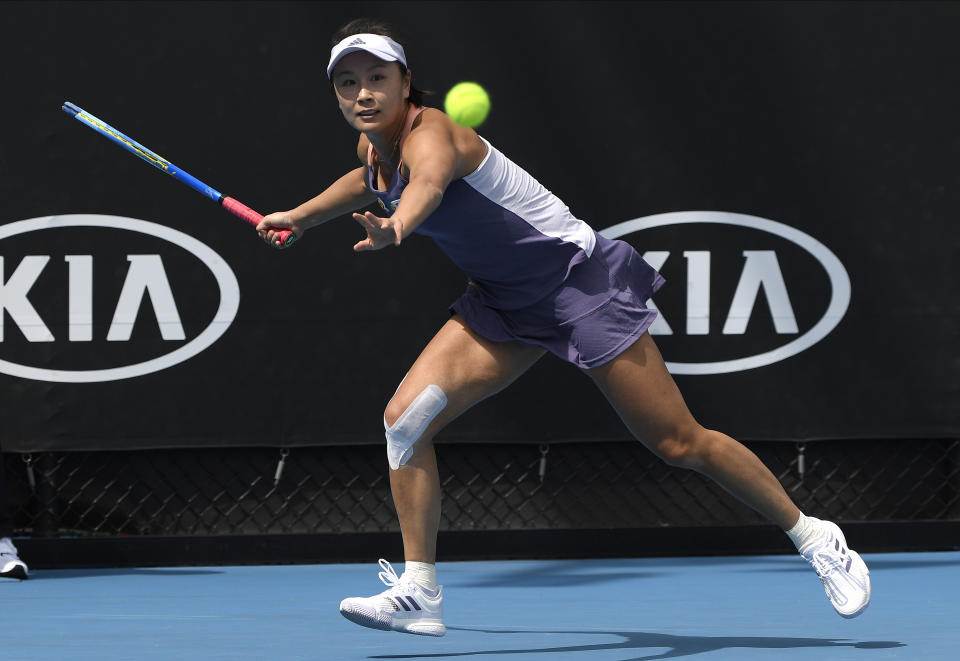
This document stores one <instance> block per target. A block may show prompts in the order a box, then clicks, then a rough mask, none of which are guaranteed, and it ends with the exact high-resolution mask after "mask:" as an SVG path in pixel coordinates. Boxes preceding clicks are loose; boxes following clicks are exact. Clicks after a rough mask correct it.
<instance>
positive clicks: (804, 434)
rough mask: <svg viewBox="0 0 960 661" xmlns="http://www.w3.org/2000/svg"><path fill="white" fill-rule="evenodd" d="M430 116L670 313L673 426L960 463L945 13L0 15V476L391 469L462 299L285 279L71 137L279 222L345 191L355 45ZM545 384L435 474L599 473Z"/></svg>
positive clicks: (500, 398)
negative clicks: (916, 442) (684, 419)
mask: <svg viewBox="0 0 960 661" xmlns="http://www.w3.org/2000/svg"><path fill="white" fill-rule="evenodd" d="M359 11H362V12H364V13H365V14H366V15H374V16H379V17H383V18H386V19H388V20H391V21H393V22H394V23H396V24H397V25H398V26H399V27H400V28H401V29H402V30H403V32H404V34H405V36H406V37H407V55H408V59H409V62H410V67H411V69H412V71H413V72H414V82H415V84H416V85H417V86H418V87H421V88H426V89H429V90H433V91H434V92H435V95H434V96H433V97H431V99H432V105H441V104H442V99H443V94H444V93H445V91H446V90H447V89H449V88H450V87H451V86H452V85H453V84H454V83H456V82H459V81H463V80H472V81H477V82H479V83H481V84H482V85H483V86H484V87H485V88H486V89H487V90H488V91H489V92H490V95H491V98H492V101H493V109H492V112H491V114H490V117H489V119H488V120H487V122H486V123H485V124H484V125H483V126H482V127H481V129H480V133H481V134H482V135H484V137H486V138H487V139H489V140H490V141H491V142H492V143H493V144H494V145H496V146H497V147H498V148H499V149H500V150H501V151H503V152H504V153H505V154H506V155H507V156H509V157H510V158H511V159H513V160H514V161H515V162H517V163H518V164H519V165H521V166H523V167H524V168H526V169H527V170H528V171H530V172H531V173H532V174H533V175H534V176H535V177H536V178H537V179H538V180H540V181H541V182H542V183H543V184H544V185H546V186H547V187H548V188H550V189H551V190H552V191H553V192H555V193H556V194H557V195H558V196H560V197H561V198H562V199H563V200H564V201H565V202H566V203H567V204H568V205H569V206H570V208H571V209H572V211H573V212H574V214H575V215H577V216H578V217H580V218H583V219H584V220H586V221H587V222H589V223H590V224H591V225H592V226H593V227H594V228H595V229H597V230H598V231H600V232H602V233H603V234H604V235H606V236H608V237H611V238H618V239H622V240H624V241H627V242H629V243H630V244H631V245H633V246H634V247H635V248H636V249H637V251H638V252H640V253H641V254H643V255H644V256H645V258H646V259H647V260H648V261H649V262H650V263H651V264H653V265H654V266H655V267H656V268H658V269H659V270H660V271H661V272H662V274H663V275H664V276H665V277H666V279H667V284H666V285H665V287H664V288H663V289H662V290H661V291H660V292H659V293H658V294H657V296H656V297H655V299H654V300H653V301H652V305H654V306H656V308H657V309H658V310H659V311H660V313H661V315H660V318H659V319H658V321H657V323H656V324H655V326H654V327H653V328H652V329H651V333H652V334H653V336H654V337H655V339H656V340H657V343H658V345H659V346H660V348H661V351H662V353H663V355H664V358H665V359H666V360H667V362H668V364H669V367H670V369H671V371H672V372H673V373H674V375H675V378H676V380H677V382H678V384H679V385H680V388H681V390H682V391H683V393H684V395H685V397H686V398H687V401H688V403H689V405H690V408H691V409H692V410H693V411H694V414H695V415H696V416H697V417H698V419H699V420H700V421H701V422H703V423H704V424H705V425H708V426H710V427H714V428H717V429H722V430H724V431H726V432H728V433H730V434H732V435H734V436H737V437H739V438H742V439H745V440H816V439H834V438H881V437H883V438H907V439H909V438H919V437H954V436H956V435H958V434H960V385H958V383H960V349H958V347H960V330H958V329H960V292H958V285H957V283H958V281H960V277H958V274H957V271H958V264H960V230H958V229H957V227H958V225H957V218H958V217H960V200H958V195H957V191H958V190H960V166H958V163H960V141H958V140H957V138H956V130H955V125H956V118H957V117H958V116H960V88H958V87H957V85H956V81H955V79H954V78H955V76H954V75H953V69H952V67H951V66H950V63H952V62H956V61H958V59H960V41H958V40H957V39H956V37H955V29H954V26H955V25H957V23H958V21H960V6H958V5H955V4H950V3H922V2H914V3H837V4H833V3H723V2H710V3H604V2H589V3H523V2H509V3H472V2H471V3H456V2H450V3H417V2H414V3H363V4H362V5H357V4H356V3H335V2H334V3H282V2H272V3H266V2H264V3H191V2H176V3H174V2H170V3H150V2H143V3H82V2H79V3H77V2H71V3H39V2H38V3H5V4H2V5H0V24H2V25H3V27H4V28H5V29H4V38H3V39H2V40H0V49H2V51H3V55H4V58H3V60H4V62H5V66H4V69H3V73H2V76H3V82H4V85H3V89H4V91H5V95H4V102H3V104H2V105H0V119H2V126H3V130H2V131H0V275H2V280H0V306H2V311H0V314H2V320H0V388H2V391H3V398H2V400H0V401H2V405H0V413H2V420H3V433H2V435H0V443H2V446H3V448H4V449H6V450H13V451H34V450H45V449H58V450H69V449H78V450H79V449H101V448H104V449H116V448H147V447H191V446H211V445H216V446H230V445H277V446H281V447H283V446H297V445H312V444H342V443H380V442H382V439H383V429H382V413H383V408H384V406H385V404H386V402H387V401H388V399H389V398H390V396H391V395H392V394H393V392H394V389H395V388H396V385H397V384H398V383H399V381H400V380H401V379H402V378H403V376H404V374H405V372H406V370H407V369H408V368H409V366H410V364H411V363H412V362H413V360H414V359H415V358H416V356H417V355H418V353H419V351H420V350H421V349H422V347H423V346H424V345H425V344H426V342H427V341H428V340H429V338H430V337H431V336H432V334H433V333H434V332H435V331H436V330H437V329H438V328H439V327H440V326H441V325H442V324H443V323H444V321H445V320H446V318H447V316H448V312H447V308H448V305H449V304H450V302H451V301H453V300H454V299H455V298H456V297H457V296H459V295H460V293H462V291H463V290H464V287H465V285H466V278H465V277H464V276H463V274H461V273H459V272H458V271H457V270H456V269H455V268H454V267H453V265H452V264H451V263H450V262H449V261H448V260H447V259H446V257H444V256H443V255H442V254H441V253H440V252H439V250H438V249H437V248H436V247H435V246H434V245H433V244H432V243H431V241H430V240H429V239H425V238H423V237H412V238H411V239H409V240H408V241H406V242H405V243H404V244H403V245H402V246H401V247H400V248H399V249H387V250H383V251H379V252H376V253H364V254H356V253H354V252H353V251H352V246H353V244H354V243H355V242H356V241H357V240H358V239H359V238H360V236H361V230H360V228H359V226H357V225H356V224H355V223H354V221H352V220H351V219H349V218H346V217H345V218H343V219H339V220H336V221H333V222H331V223H329V224H327V225H325V226H324V227H322V228H318V229H314V230H311V231H310V232H308V233H307V234H306V236H305V237H304V239H303V240H302V241H301V242H300V243H299V244H298V245H295V246H294V247H292V248H291V249H289V250H286V251H274V250H271V249H269V248H268V247H266V246H264V245H263V244H262V243H261V242H260V241H259V239H258V238H257V237H256V235H255V233H254V232H253V231H252V229H251V228H250V226H248V225H246V224H245V223H243V222H242V221H240V220H237V219H236V218H234V217H233V216H231V215H229V214H227V213H226V212H224V211H223V210H222V209H218V208H217V206H216V204H214V203H213V202H211V201H210V200H208V199H205V198H204V197H203V196H202V195H199V194H197V193H196V192H195V191H192V190H190V189H189V188H187V187H186V186H183V185H182V184H180V183H178V182H176V181H173V180H172V179H170V178H169V177H166V176H164V175H163V174H162V173H160V172H157V171H156V170H154V169H153V168H151V167H150V166H148V165H147V164H145V163H143V162H141V161H139V160H137V159H136V158H134V157H133V156H131V155H130V154H129V153H125V152H124V151H123V150H122V149H120V148H118V147H117V146H116V145H114V144H111V143H110V142H109V141H108V140H106V139H104V138H103V137H102V136H99V135H96V134H95V133H94V132H93V131H91V130H90V129H89V128H87V127H84V126H82V125H80V124H79V123H78V122H77V121H75V120H74V119H72V118H71V117H69V116H68V115H67V114H65V113H63V112H61V110H60V106H61V105H62V104H63V102H65V101H71V102H73V103H76V104H77V105H78V106H80V107H81V108H83V109H84V110H87V111H88V112H90V113H92V114H93V115H96V116H98V117H100V118H102V119H103V120H104V121H106V122H109V123H110V124H113V125H114V126H116V127H117V128H118V129H120V130H121V131H123V132H125V133H127V134H128V135H129V136H131V137H132V138H134V139H136V140H138V141H140V142H141V143H143V144H144V145H147V146H149V147H150V148H151V149H153V150H155V151H156V152H158V153H159V154H161V155H162V156H164V157H166V158H168V159H170V161H172V162H174V163H176V164H178V165H179V166H181V167H183V168H185V169H186V170H187V171H189V172H190V173H191V174H193V175H194V176H196V177H198V178H200V179H202V180H203V181H205V182H207V183H208V184H209V185H211V186H213V187H215V188H217V189H218V190H220V191H222V192H223V193H225V194H227V195H232V196H234V197H236V198H237V199H239V200H241V201H242V202H244V203H245V204H247V205H249V206H251V207H253V208H255V209H257V210H259V211H260V212H263V213H267V212H270V211H275V210H281V209H288V208H291V207H293V206H295V205H297V204H299V203H300V202H302V201H304V200H305V199H307V198H308V197H311V196H313V195H315V194H317V193H318V192H320V191H321V190H323V189H324V188H325V187H326V186H327V185H329V184H330V183H331V182H332V181H334V180H335V179H336V178H337V177H339V176H340V175H341V174H342V173H344V172H346V171H347V170H349V169H352V168H354V167H356V157H355V145H356V138H357V136H356V134H355V133H354V132H353V131H352V129H350V128H349V127H348V126H347V125H346V124H345V122H344V121H343V119H342V117H341V116H340V114H339V111H338V109H337V107H336V103H335V100H334V98H333V97H332V95H331V92H330V90H329V85H328V83H327V81H326V76H325V71H324V70H325V66H326V61H327V57H328V41H329V37H330V35H331V34H332V33H333V31H334V30H335V29H336V28H337V27H339V25H341V24H342V23H345V22H346V21H347V20H349V19H351V18H355V17H356V15H357V12H359ZM626 437H627V433H626V430H625V429H624V427H623V426H622V424H621V423H620V422H619V420H618V419H617V418H616V416H615V414H614V413H613V411H612V409H610V407H609V406H608V405H607V404H606V402H605V401H604V400H603V398H602V396H601V395H600V394H599V392H597V390H596V388H595V387H594V386H593V385H592V383H591V381H590V380H589V378H587V377H585V376H584V375H583V374H581V373H579V371H578V370H577V369H575V368H573V367H571V366H569V365H565V364H563V363H561V362H559V361H558V360H556V359H554V358H552V357H545V358H544V359H542V360H541V361H540V362H539V363H538V364H537V365H535V366H534V367H533V368H532V369H531V371H530V372H529V373H528V374H527V375H525V376H524V377H523V378H521V379H520V380H519V381H517V382H516V383H515V384H514V385H513V386H511V388H510V389H508V390H507V391H506V392H504V393H501V394H499V395H497V396H496V397H494V398H492V399H490V400H488V401H486V402H483V403H482V404H480V405H478V406H477V407H475V408H474V409H473V410H471V411H469V412H467V413H466V414H465V415H464V416H463V417H462V418H460V419H459V420H457V421H456V422H455V423H453V424H452V425H451V426H450V427H449V428H448V429H447V430H445V431H444V432H443V434H442V436H441V440H443V441H450V442H456V441H479V442H484V441H509V442H536V443H541V442H548V441H549V442H554V441H564V440H580V441H583V440H611V439H623V438H626Z"/></svg>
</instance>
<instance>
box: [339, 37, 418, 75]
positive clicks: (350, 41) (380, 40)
mask: <svg viewBox="0 0 960 661" xmlns="http://www.w3.org/2000/svg"><path fill="white" fill-rule="evenodd" d="M359 50H362V51H366V52H368V53H370V54H371V55H373V56H374V57H379V58H380V59H381V60H386V61H387V62H399V63H400V64H402V65H403V66H404V67H406V66H407V56H406V55H404V53H403V46H401V45H400V44H398V43H397V42H395V41H394V40H393V39H391V38H390V37H384V36H383V35H382V34H366V33H362V34H353V35H350V36H349V37H347V38H346V39H344V40H343V41H341V42H340V43H339V44H337V45H336V46H334V47H333V48H332V49H330V64H328V65H327V78H332V77H333V68H334V67H335V66H337V62H339V61H340V60H342V59H343V56H344V55H349V54H350V53H355V52H357V51H359Z"/></svg>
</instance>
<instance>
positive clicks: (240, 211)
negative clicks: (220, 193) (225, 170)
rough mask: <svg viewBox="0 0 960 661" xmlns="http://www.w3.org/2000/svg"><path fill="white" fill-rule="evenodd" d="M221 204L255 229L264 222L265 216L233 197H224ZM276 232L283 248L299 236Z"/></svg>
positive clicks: (288, 231)
mask: <svg viewBox="0 0 960 661" xmlns="http://www.w3.org/2000/svg"><path fill="white" fill-rule="evenodd" d="M220 204H221V206H223V208H224V209H226V210H227V211H229V212H230V213H232V214H233V215H234V216H236V217H238V218H242V219H243V220H245V221H247V222H248V223H250V224H251V225H253V226H254V227H256V226H257V225H259V224H260V221H261V220H263V216H261V215H260V214H258V213H257V212H256V211H254V210H253V209H251V208H250V207H248V206H247V205H246V204H243V203H242V202H238V201H237V200H235V199H233V198H232V197H224V198H223V200H221V201H220ZM275 231H276V232H277V236H278V237H279V238H280V245H283V246H289V245H290V244H291V243H293V242H294V241H295V240H296V238H297V236H296V235H295V234H294V233H293V232H291V231H290V230H275Z"/></svg>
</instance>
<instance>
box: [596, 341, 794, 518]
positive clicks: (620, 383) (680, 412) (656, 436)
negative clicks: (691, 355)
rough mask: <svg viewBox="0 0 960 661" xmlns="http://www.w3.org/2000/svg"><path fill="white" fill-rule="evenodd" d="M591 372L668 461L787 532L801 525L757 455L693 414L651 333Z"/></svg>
mask: <svg viewBox="0 0 960 661" xmlns="http://www.w3.org/2000/svg"><path fill="white" fill-rule="evenodd" d="M587 374H589V375H590V377H591V378H592V379H593V380H594V381H595V382H596V384H597V385H598V386H599V387H600V389H601V391H603V394H604V395H605V396H606V397H607V399H608V400H609V401H610V403H611V404H612V405H613V408H614V409H616V411H617V413H618V414H619V415H620V418H621V419H622V420H623V422H624V423H625V424H626V425H627V428H628V429H629V430H630V432H631V433H632V434H633V435H634V436H635V437H636V438H637V439H638V440H640V441H641V442H642V443H643V444H644V445H646V446H647V447H648V448H650V450H652V451H653V452H654V453H655V454H656V455H658V456H659V457H660V458H662V459H663V460H664V461H666V462H667V463H668V464H670V465H672V466H680V467H683V468H690V469H692V470H695V471H697V472H699V473H702V474H704V475H706V476H707V477H710V478H712V479H713V480H714V481H715V482H716V483H717V484H719V485H720V486H721V487H723V488H724V489H725V490H726V491H728V492H729V493H731V494H732V495H733V496H735V497H736V498H738V499H739V500H740V501H742V502H743V503H745V504H746V505H749V506H750V507H752V508H753V509H754V510H756V511H757V512H759V513H761V514H763V515H764V516H766V517H767V518H768V519H770V520H771V521H773V522H774V523H775V524H777V525H778V526H780V527H781V528H782V529H784V530H789V529H790V528H792V527H793V526H794V524H796V523H797V520H798V519H799V517H800V510H799V509H797V506H796V505H794V503H793V501H791V500H790V497H789V496H788V495H787V492H786V491H784V489H783V486H782V485H781V484H780V482H779V481H778V480H777V478H776V477H775V476H774V475H773V473H771V472H770V470H769V469H768V468H767V467H766V466H764V465H763V462H761V461H760V459H759V458H758V457H757V455H755V454H754V453H753V452H751V451H750V450H749V449H747V448H746V447H745V446H743V445H741V444H740V443H738V442H737V441H735V440H734V439H732V438H730V437H729V436H727V435H726V434H722V433H720V432H718V431H713V430H710V429H705V428H703V427H702V426H701V425H700V424H699V423H698V422H697V421H696V420H695V419H694V417H693V416H692V415H691V414H690V411H689V410H688V409H687V405H686V403H685V402H684V400H683V396H682V395H681V394H680V390H679V389H678V388H677V385H676V383H675V382H674V380H673V377H672V376H671V375H670V373H669V372H668V371H667V367H666V365H664V362H663V358H662V357H661V356H660V351H659V350H658V349H657V346H656V344H655V343H654V341H653V339H652V338H651V337H650V334H649V333H645V334H644V335H643V336H642V337H641V338H640V339H639V340H637V341H636V342H635V343H634V344H633V345H632V346H631V347H630V348H629V349H627V350H626V351H625V352H623V353H622V354H620V355H619V356H617V358H615V359H614V360H612V361H611V362H609V363H607V364H605V365H601V366H600V367H596V368H594V369H591V370H588V371H587Z"/></svg>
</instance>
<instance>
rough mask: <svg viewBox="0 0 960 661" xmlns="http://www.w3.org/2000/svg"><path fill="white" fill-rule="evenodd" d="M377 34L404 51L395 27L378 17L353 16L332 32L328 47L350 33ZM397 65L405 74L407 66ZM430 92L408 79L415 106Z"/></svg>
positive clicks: (331, 82)
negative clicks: (389, 39)
mask: <svg viewBox="0 0 960 661" xmlns="http://www.w3.org/2000/svg"><path fill="white" fill-rule="evenodd" d="M361 33H362V34H379V35H381V36H384V37H390V38H391V39H393V40H394V41H395V42H397V43H398V44H400V45H401V46H403V49H404V51H406V49H407V48H406V46H405V45H404V43H403V39H402V37H401V36H400V35H399V33H398V32H397V29H396V28H395V27H393V26H392V25H390V24H389V23H387V22H386V21H382V20H380V19H375V18H355V19H353V20H352V21H350V22H349V23H347V24H345V25H343V26H341V27H340V28H339V29H338V30H337V31H336V32H334V33H333V38H332V39H331V40H330V48H333V47H334V46H336V45H337V44H339V43H340V42H341V41H343V40H344V39H346V38H347V37H349V36H350V35H352V34H361ZM397 66H398V67H400V73H401V74H402V75H404V76H406V75H407V67H405V66H404V65H403V62H397ZM330 88H331V89H333V81H332V80H331V81H330ZM428 94H430V92H427V91H424V90H421V89H417V88H416V87H414V86H413V81H412V80H411V81H410V102H411V103H412V104H413V105H415V106H422V105H423V100H424V97H425V96H427V95H428Z"/></svg>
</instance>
